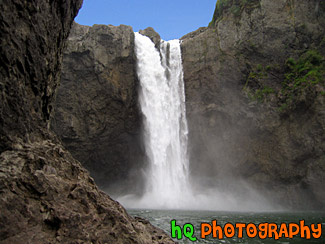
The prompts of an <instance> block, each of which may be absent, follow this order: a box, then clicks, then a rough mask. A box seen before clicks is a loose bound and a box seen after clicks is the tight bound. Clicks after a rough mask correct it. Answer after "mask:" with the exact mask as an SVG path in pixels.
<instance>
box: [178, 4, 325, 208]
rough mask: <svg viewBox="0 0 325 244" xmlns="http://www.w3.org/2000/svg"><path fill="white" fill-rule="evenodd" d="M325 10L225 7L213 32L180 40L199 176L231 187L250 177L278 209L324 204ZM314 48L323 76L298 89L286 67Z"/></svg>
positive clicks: (287, 6) (281, 6)
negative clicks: (279, 206) (277, 205)
mask: <svg viewBox="0 0 325 244" xmlns="http://www.w3.org/2000/svg"><path fill="white" fill-rule="evenodd" d="M324 10H325V5H324V2H323V1H317V0H315V1H298V0H297V1H286V0H276V1H266V0H260V1H259V0H258V1H255V0H254V1H242V2H240V3H239V2H236V1H221V0H220V1H218V3H217V9H216V12H215V15H214V20H213V22H212V23H210V28H200V29H199V30H197V31H195V32H193V33H190V34H188V35H186V36H184V37H183V38H182V40H183V42H182V51H183V65H184V78H185V90H186V99H187V114H188V120H189V131H190V139H189V142H190V145H191V146H190V147H191V148H190V150H189V151H190V152H191V160H190V161H191V168H192V173H193V175H194V176H193V177H194V178H195V179H197V180H200V182H201V183H202V181H203V182H204V184H207V185H214V186H219V187H225V188H227V187H228V188H231V189H232V190H233V188H235V189H239V190H240V187H239V186H238V185H239V184H240V183H239V182H240V180H242V179H244V181H245V182H248V183H249V184H250V186H252V187H253V188H255V190H257V191H259V192H260V193H261V194H262V195H264V196H268V198H269V200H270V201H271V202H273V203H274V204H280V205H282V206H285V207H288V208H294V209H298V208H307V209H312V208H316V209H319V208H323V207H324V206H325V191H324V189H323V188H322V187H321V185H323V184H324V179H325V164H324V162H325V160H324V159H325V158H324V155H325V144H324V135H325V117H324V111H325V104H324V102H325V101H324V98H325V96H324V90H325V89H324V73H322V72H324V66H323V67H322V63H323V64H324V54H325V49H324V33H325V30H324V26H325V25H324V23H325V19H324V16H325V15H324V12H325V11H324ZM310 50H316V52H318V54H315V53H314V54H311V57H313V58H314V57H316V56H317V57H318V58H315V60H318V61H315V62H316V63H317V62H318V63H319V64H318V66H317V67H318V68H317V70H318V71H317V72H319V73H318V74H319V75H320V77H321V78H320V79H318V82H314V84H311V83H313V82H311V81H312V80H313V81H315V80H316V78H308V79H309V83H308V84H311V85H308V86H307V85H306V86H300V85H299V82H296V81H295V80H294V78H293V79H291V78H290V79H291V80H290V79H288V77H294V75H291V76H290V72H291V71H292V70H293V69H294V68H293V67H292V66H294V65H295V64H292V65H291V66H290V64H288V60H289V61H290V60H291V62H292V60H296V62H294V63H298V61H297V60H298V59H299V60H307V59H308V57H305V56H304V55H307V54H308V55H309V54H310V53H312V52H314V51H310ZM308 51H309V52H308ZM313 55H314V56H313ZM319 57H320V58H319ZM289 58H292V59H289ZM319 60H322V61H319ZM299 62H300V61H299ZM308 62H309V61H308ZM312 62H314V61H310V63H312ZM313 65H314V64H313ZM315 65H316V64H315ZM313 67H316V66H313ZM315 70H316V68H315ZM320 70H323V71H320ZM308 71H309V70H308ZM306 73H307V72H306ZM288 75H289V76H288ZM303 75H306V74H303ZM315 77H316V76H315ZM296 79H297V80H298V77H296ZM308 79H307V80H308ZM290 82H291V83H290ZM307 82H308V81H305V83H306V84H307ZM288 87H292V88H288ZM202 175H205V176H206V177H205V179H204V180H202V179H201V177H200V176H202ZM234 191H236V190H234Z"/></svg>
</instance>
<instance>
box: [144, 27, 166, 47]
mask: <svg viewBox="0 0 325 244" xmlns="http://www.w3.org/2000/svg"><path fill="white" fill-rule="evenodd" d="M139 33H140V34H141V35H144V36H147V37H149V38H150V40H151V41H152V42H153V43H154V44H155V47H156V48H157V50H160V41H161V38H160V35H159V34H158V33H157V32H156V31H155V30H154V29H153V28H152V27H147V28H146V29H144V30H139Z"/></svg>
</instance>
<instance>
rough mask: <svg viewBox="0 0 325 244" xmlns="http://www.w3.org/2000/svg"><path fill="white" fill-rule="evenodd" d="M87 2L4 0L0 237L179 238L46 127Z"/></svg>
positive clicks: (0, 20)
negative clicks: (136, 212) (110, 187)
mask: <svg viewBox="0 0 325 244" xmlns="http://www.w3.org/2000/svg"><path fill="white" fill-rule="evenodd" d="M81 3H82V1H81V0H68V1H61V0H57V1H20V0H14V1H7V0H4V1H1V3H0V10H1V11H0V25H1V35H0V36H1V45H0V46H1V49H0V55H1V66H0V67H1V68H0V75H1V76H0V89H1V90H0V91H1V93H0V94H1V95H0V99H1V101H0V106H1V107H0V111H1V113H0V115H1V116H0V138H1V140H0V153H1V154H0V209H1V211H0V243H4V244H5V243H8V244H9V243H10V244H20V243H173V242H172V240H171V239H170V238H169V237H168V236H167V235H166V234H165V233H164V232H163V231H161V230H159V229H156V228H155V227H153V226H152V225H150V223H149V222H148V221H146V220H143V219H140V218H132V217H130V216H129V215H128V214H127V213H126V211H125V209H124V208H123V207H122V206H121V205H120V204H119V203H117V202H115V201H114V200H112V199H111V198H110V197H109V196H107V195H106V194H105V193H103V192H102V191H100V190H99V189H98V188H97V186H96V185H95V183H94V181H93V179H92V178H91V177H90V176H89V173H88V172H87V171H86V170H85V169H84V168H83V167H82V166H81V164H80V163H79V162H78V161H76V160H75V159H74V158H73V157H72V156H71V154H70V153H69V152H68V151H67V150H66V149H65V148H64V147H63V146H62V145H61V143H60V141H59V139H58V138H57V137H56V135H54V133H52V132H51V131H50V130H49V129H48V126H49V117H50V113H51V110H52V106H53V104H52V100H53V97H54V96H55V91H56V87H57V86H58V85H59V78H60V71H61V70H60V67H61V59H62V51H63V49H64V47H65V41H66V39H67V37H68V35H69V31H70V27H71V24H72V21H73V19H74V17H75V16H76V15H77V13H78V10H79V8H80V6H81Z"/></svg>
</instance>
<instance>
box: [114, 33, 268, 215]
mask: <svg viewBox="0 0 325 244" xmlns="http://www.w3.org/2000/svg"><path fill="white" fill-rule="evenodd" d="M135 52H136V56H137V73H138V77H139V80H140V91H139V101H140V106H141V110H142V113H143V125H144V141H145V148H146V154H147V158H148V160H149V168H148V169H147V171H146V174H145V178H146V188H145V193H144V195H143V196H141V197H139V196H136V195H124V196H121V197H119V198H118V199H117V200H118V201H120V202H121V203H122V204H123V205H124V206H126V207H127V208H151V209H192V210H194V209H198V210H203V209H205V210H233V209H236V210H254V211H256V210H258V209H264V210H265V209H268V208H269V206H270V205H269V204H268V202H267V201H266V200H265V199H263V198H261V197H260V196H259V195H258V194H257V193H256V192H255V191H254V190H252V189H250V187H249V186H246V185H245V184H244V182H242V183H241V184H240V186H241V188H240V191H239V192H240V193H241V195H240V194H236V192H232V191H230V192H229V191H225V190H223V189H218V188H211V189H210V188H207V189H205V188H204V189H203V190H201V189H202V188H200V190H199V191H198V190H196V191H195V192H194V191H193V190H192V188H191V185H190V184H189V160H188V156H187V140H188V136H187V135H188V128H187V121H186V110H185V93H184V81H183V69H182V59H181V49H180V41H179V40H172V41H168V42H165V41H162V42H161V43H160V50H157V49H156V48H155V45H154V43H153V42H152V41H151V40H150V39H149V38H148V37H145V36H142V35H140V34H139V33H135ZM237 193H238V191H237ZM243 193H245V194H244V195H245V196H246V198H243V197H240V196H243ZM256 199H258V200H256Z"/></svg>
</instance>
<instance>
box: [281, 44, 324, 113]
mask: <svg viewBox="0 0 325 244" xmlns="http://www.w3.org/2000/svg"><path fill="white" fill-rule="evenodd" d="M286 70H287V72H286V73H285V79H284V81H283V82H282V89H281V91H280V94H279V98H280V110H283V109H284V108H294V107H295V105H296V104H297V103H299V102H303V101H304V100H306V99H308V97H310V96H311V95H313V94H314V93H316V92H317V90H316V89H315V86H317V87H319V88H320V89H318V90H319V93H320V94H321V95H323V94H324V85H325V64H324V58H323V57H322V56H321V55H320V54H319V53H318V52H317V51H314V50H310V51H307V52H306V53H304V54H303V55H301V56H300V57H299V59H298V60H295V59H293V58H288V59H287V61H286ZM314 95H315V94H314Z"/></svg>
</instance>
